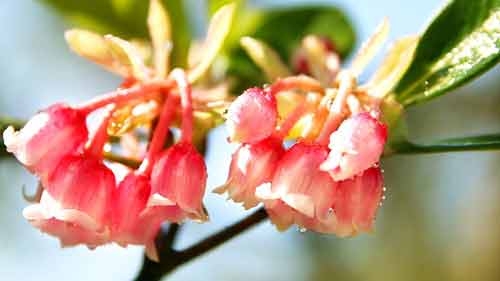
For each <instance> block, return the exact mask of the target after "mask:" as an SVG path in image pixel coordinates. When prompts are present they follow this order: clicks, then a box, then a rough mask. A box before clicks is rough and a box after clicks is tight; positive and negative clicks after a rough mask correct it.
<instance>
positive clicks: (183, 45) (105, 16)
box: [41, 0, 191, 66]
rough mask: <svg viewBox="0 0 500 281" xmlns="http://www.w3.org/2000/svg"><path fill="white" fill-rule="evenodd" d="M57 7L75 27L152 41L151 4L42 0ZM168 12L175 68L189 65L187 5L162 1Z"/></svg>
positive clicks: (129, 0) (143, 0) (176, 0)
mask: <svg viewBox="0 0 500 281" xmlns="http://www.w3.org/2000/svg"><path fill="white" fill-rule="evenodd" d="M41 1H42V2H43V3H46V4H47V5H49V6H51V7H53V8H54V9H55V10H56V11H58V12H59V13H60V14H62V15H63V17H64V18H65V19H66V20H67V21H68V22H69V23H70V24H71V25H73V26H75V27H78V28H85V29H89V30H91V31H94V32H97V33H100V34H112V35H115V36H118V37H121V38H127V39H128V38H143V39H144V38H149V35H148V27H147V20H146V19H147V14H148V7H149V1H148V0H85V1H76V0H69V1H68V0H41ZM162 3H163V4H164V7H165V8H166V9H167V10H168V12H169V15H170V20H171V24H172V26H174V27H175V28H174V30H173V34H172V37H173V44H174V48H173V50H172V58H173V61H172V65H173V66H184V65H186V57H187V50H188V46H189V43H190V40H191V30H190V29H189V25H188V23H187V16H186V13H185V7H184V1H182V0H162Z"/></svg>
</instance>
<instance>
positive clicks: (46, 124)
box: [3, 104, 88, 184]
mask: <svg viewBox="0 0 500 281" xmlns="http://www.w3.org/2000/svg"><path fill="white" fill-rule="evenodd" d="M85 119H86V114H85V113H84V112H82V111H79V110H77V109H74V108H71V107H70V106H67V105H65V104H55V105H52V106H50V107H49V108H47V109H46V110H44V111H41V112H39V113H38V114H36V115H35V116H33V117H32V118H31V119H30V120H29V121H28V123H26V125H25V126H24V127H23V128H22V129H21V130H20V131H17V132H16V131H15V130H14V128H13V127H8V128H7V129H6V130H5V131H4V132H3V140H4V143H5V146H6V147H7V151H9V152H11V153H13V154H14V155H15V156H16V158H17V159H18V160H19V162H21V163H22V164H23V165H24V166H26V168H27V169H28V170H30V171H31V172H33V173H35V174H37V175H38V176H39V178H40V179H41V180H42V182H43V183H44V184H45V183H46V180H47V179H48V177H49V176H50V173H51V172H52V171H53V170H54V169H55V168H56V166H57V165H58V164H59V161H61V159H62V158H63V157H65V156H67V155H69V154H73V153H77V152H78V151H79V150H81V149H82V148H83V146H84V145H85V142H86V141H87V139H88V132H87V127H86V124H85Z"/></svg>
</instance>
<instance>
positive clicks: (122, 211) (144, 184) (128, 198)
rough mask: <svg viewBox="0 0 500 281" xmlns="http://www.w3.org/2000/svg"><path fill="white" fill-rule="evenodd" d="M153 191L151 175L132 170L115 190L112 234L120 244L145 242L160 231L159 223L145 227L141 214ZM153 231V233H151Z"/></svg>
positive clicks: (114, 239)
mask: <svg viewBox="0 0 500 281" xmlns="http://www.w3.org/2000/svg"><path fill="white" fill-rule="evenodd" d="M150 193H151V184H150V182H149V177H147V176H145V175H142V174H138V173H134V172H131V173H129V174H128V175H127V176H126V177H125V178H124V179H123V180H122V181H121V182H120V183H119V184H118V187H117V188H116V189H114V190H113V194H112V198H113V199H112V204H111V235H112V239H113V241H115V242H116V243H118V244H119V245H122V246H126V245H128V244H144V241H147V240H148V239H150V238H151V237H152V236H154V235H155V234H156V232H157V231H158V228H159V225H155V226H153V225H151V226H148V227H147V228H144V225H140V221H141V218H140V214H141V213H142V212H143V211H144V209H145V208H146V204H147V201H148V198H149V195H150ZM151 233H152V234H151Z"/></svg>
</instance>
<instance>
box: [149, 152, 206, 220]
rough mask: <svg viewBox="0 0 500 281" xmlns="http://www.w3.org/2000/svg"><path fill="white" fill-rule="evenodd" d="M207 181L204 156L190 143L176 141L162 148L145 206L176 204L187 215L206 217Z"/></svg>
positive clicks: (203, 218) (155, 165) (197, 217)
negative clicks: (204, 199) (164, 149)
mask: <svg viewBox="0 0 500 281" xmlns="http://www.w3.org/2000/svg"><path fill="white" fill-rule="evenodd" d="M206 181H207V167H206V165H205V161H204V159H203V156H202V155H201V154H200V153H198V151H196V148H195V147H194V146H193V145H192V144H191V143H186V142H181V143H177V144H175V145H173V146H172V147H170V148H168V149H167V150H166V151H164V152H162V153H161V154H160V155H159V156H158V158H157V161H156V162H155V164H154V166H153V170H152V173H151V196H150V198H149V201H148V207H161V206H165V207H168V206H176V207H178V208H180V210H182V211H183V212H184V213H185V214H186V216H187V217H189V218H191V219H195V220H198V221H205V220H207V215H206V214H205V211H204V210H203V203H202V201H203V196H204V194H205V186H206Z"/></svg>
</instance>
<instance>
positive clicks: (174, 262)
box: [135, 208, 267, 281]
mask: <svg viewBox="0 0 500 281" xmlns="http://www.w3.org/2000/svg"><path fill="white" fill-rule="evenodd" d="M266 218H267V213H266V211H265V210H264V208H260V209H258V210H257V211H255V212H254V213H252V214H251V215H249V216H247V217H245V218H244V219H242V220H240V221H238V222H236V223H234V224H232V225H230V226H228V227H227V228H225V229H223V230H221V231H219V232H217V233H215V234H213V235H211V236H209V237H207V238H205V239H203V240H201V241H200V242H198V243H196V244H194V245H192V246H190V247H188V248H186V249H184V250H180V251H178V250H174V249H173V247H172V246H173V245H172V244H173V243H171V245H170V247H168V248H165V247H164V245H162V244H163V243H158V248H159V253H160V263H155V262H153V261H151V260H149V259H148V258H147V257H144V262H143V264H142V268H141V270H140V272H139V274H138V276H137V277H136V279H135V280H136V281H143V280H150V281H155V280H160V279H161V278H162V277H163V276H165V275H167V274H169V273H171V272H172V271H174V270H175V269H177V268H178V267H179V266H181V265H183V264H185V263H188V262H190V261H191V260H193V259H195V258H197V257H199V256H201V255H203V254H205V253H207V252H209V251H211V250H213V249H215V248H216V247H218V246H220V245H222V244H223V243H225V242H227V241H229V240H230V239H232V238H234V237H235V236H238V235H239V234H241V233H243V232H244V231H246V230H248V229H250V228H251V227H253V226H254V225H256V224H258V223H260V222H262V221H264V220H265V219H266ZM171 227H175V225H172V226H171ZM177 230H178V229H174V230H170V229H169V231H166V232H164V231H162V232H160V234H159V237H158V241H161V240H163V241H166V242H168V241H172V242H173V241H174V239H175V235H176V234H177ZM162 248H163V249H162Z"/></svg>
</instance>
